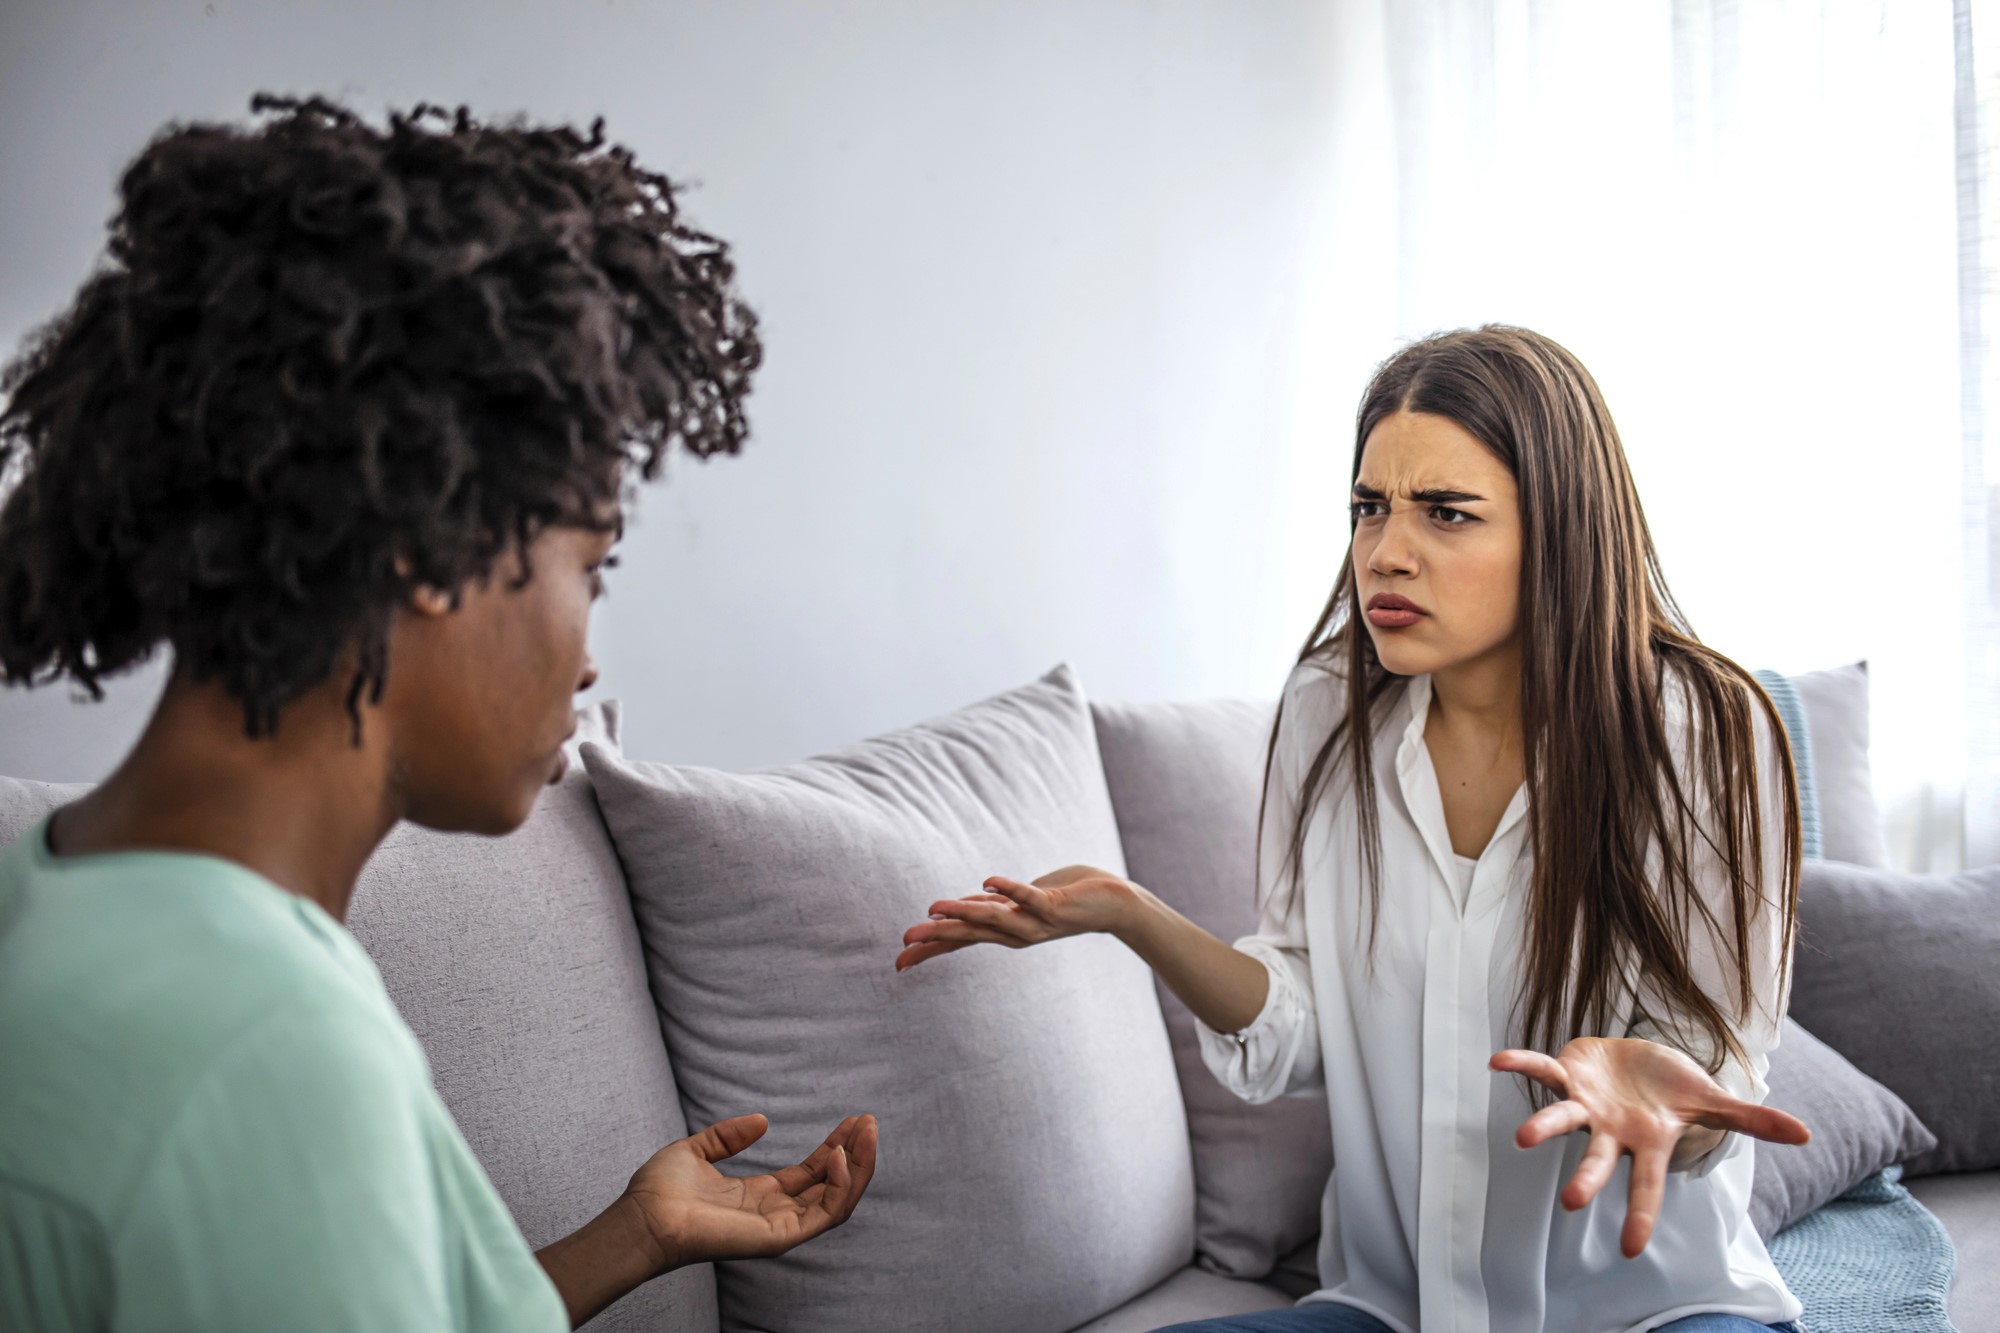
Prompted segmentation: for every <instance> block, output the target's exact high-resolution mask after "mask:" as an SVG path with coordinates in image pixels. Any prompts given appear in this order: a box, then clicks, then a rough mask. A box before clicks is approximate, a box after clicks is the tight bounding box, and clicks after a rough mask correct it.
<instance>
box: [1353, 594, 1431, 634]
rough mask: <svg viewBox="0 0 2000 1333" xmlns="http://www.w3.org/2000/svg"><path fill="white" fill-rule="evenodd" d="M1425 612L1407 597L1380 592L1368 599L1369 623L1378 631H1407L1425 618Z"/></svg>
mask: <svg viewBox="0 0 2000 1333" xmlns="http://www.w3.org/2000/svg"><path fill="white" fill-rule="evenodd" d="M1425 614H1426V613H1425V611H1424V609H1423V608H1422V607H1420V606H1418V605H1417V604H1416V603H1415V602H1413V601H1411V600H1410V599H1409V598H1407V597H1399V596H1397V595H1396V594H1395V593H1393V592H1378V593H1376V594H1375V595H1374V596H1373V597H1370V598H1369V599H1368V609H1367V615H1368V623H1369V624H1371V625H1373V626H1375V627H1376V628H1377V629H1405V628H1407V627H1409V626H1411V625H1414V624H1416V623H1417V622H1418V621H1419V620H1422V619H1423V618H1424V616H1425Z"/></svg>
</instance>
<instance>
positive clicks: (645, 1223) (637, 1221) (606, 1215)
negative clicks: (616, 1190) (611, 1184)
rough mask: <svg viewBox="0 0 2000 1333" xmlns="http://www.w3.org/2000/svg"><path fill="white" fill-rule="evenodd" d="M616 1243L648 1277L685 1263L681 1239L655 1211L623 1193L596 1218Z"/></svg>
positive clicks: (641, 1201)
mask: <svg viewBox="0 0 2000 1333" xmlns="http://www.w3.org/2000/svg"><path fill="white" fill-rule="evenodd" d="M598 1220H599V1221H601V1222H604V1223H605V1224H606V1227H607V1230H608V1231H609V1233H610V1234H611V1235H612V1236H614V1237H616V1241H615V1242H614V1243H616V1244H617V1245H618V1246H619V1247H620V1248H622V1249H624V1250H625V1251H626V1252H627V1253H629V1254H630V1255H631V1256H632V1262H633V1263H634V1264H636V1265H640V1266H643V1267H644V1268H645V1269H646V1272H647V1276H648V1277H658V1276H659V1275H660V1274H662V1273H666V1272H671V1271H672V1270H673V1269H676V1268H679V1267H681V1266H682V1265H684V1264H686V1263H687V1262H688V1260H687V1258H686V1257H685V1256H684V1255H683V1254H682V1252H681V1251H682V1239H683V1238H682V1237H680V1236H678V1235H675V1234H673V1228H672V1226H671V1225H670V1224H668V1223H667V1222H666V1221H664V1220H663V1219H662V1218H661V1217H660V1215H659V1210H658V1209H656V1208H649V1207H647V1206H646V1204H645V1202H644V1201H643V1200H642V1199H640V1198H639V1196H638V1195H636V1194H634V1193H632V1192H631V1191H630V1190H627V1191H626V1192H625V1193H623V1194H621V1195H619V1196H618V1198H617V1199H616V1200H614V1201H613V1202H612V1204H611V1206H610V1207H609V1208H606V1209H605V1210H604V1211H603V1212H602V1213H601V1214H599V1215H598Z"/></svg>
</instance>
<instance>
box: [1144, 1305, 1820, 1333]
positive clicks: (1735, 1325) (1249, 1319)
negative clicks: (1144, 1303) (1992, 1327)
mask: <svg viewBox="0 0 2000 1333" xmlns="http://www.w3.org/2000/svg"><path fill="white" fill-rule="evenodd" d="M1766 1330H1770V1333H1804V1330H1802V1329H1801V1328H1800V1327H1799V1326H1798V1325H1797V1324H1760V1323H1758V1322H1757V1321H1755V1320H1754V1319H1745V1318H1744V1317H1743V1316H1742V1315H1736V1314H1691V1315H1689V1316H1688V1317H1687V1318H1685V1319H1676V1320H1674V1322H1673V1323H1671V1324H1662V1325H1660V1327H1659V1328H1658V1330H1656V1333H1766ZM1158 1333H1392V1330H1391V1329H1390V1327H1389V1326H1388V1325H1387V1324H1385V1323H1383V1322H1382V1321H1381V1320H1379V1319H1377V1318H1376V1317H1375V1316H1374V1315H1372V1314H1369V1313H1367V1312H1366V1311H1363V1310H1357V1309H1355V1308H1354V1307H1353V1306H1351V1305H1334V1304H1331V1303H1328V1302H1316V1303H1314V1304H1312V1305H1298V1306H1294V1307H1293V1308H1291V1309H1289V1310H1265V1311H1261V1312H1260V1313H1257V1314H1239V1315H1231V1316H1229V1317H1228V1318H1227V1319H1198V1320H1196V1321H1195V1322H1194V1323H1192V1324H1175V1325H1174V1326H1173V1327H1172V1328H1170V1329H1160V1330H1158Z"/></svg>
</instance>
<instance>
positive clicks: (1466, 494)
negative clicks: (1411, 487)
mask: <svg viewBox="0 0 2000 1333" xmlns="http://www.w3.org/2000/svg"><path fill="white" fill-rule="evenodd" d="M1410 498H1411V499H1412V500H1414V501H1416V502H1417V503H1418V504H1420V505H1462V504H1472V503H1474V502H1476V501H1479V500H1484V499H1485V498H1486V497H1485V496H1483V495H1474V494H1473V493H1472V492H1471V491H1454V490H1452V489H1450V488H1449V487H1440V486H1432V487H1427V488H1425V489H1424V490H1421V491H1411V492H1410Z"/></svg>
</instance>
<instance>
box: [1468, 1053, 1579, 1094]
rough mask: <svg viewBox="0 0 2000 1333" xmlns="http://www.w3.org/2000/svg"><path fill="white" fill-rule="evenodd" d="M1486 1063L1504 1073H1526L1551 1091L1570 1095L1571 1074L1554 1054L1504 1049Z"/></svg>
mask: <svg viewBox="0 0 2000 1333" xmlns="http://www.w3.org/2000/svg"><path fill="white" fill-rule="evenodd" d="M1486 1063H1487V1066H1488V1067H1489V1068H1491V1069H1495V1070H1498V1071H1499V1072H1500V1073H1503V1074H1526V1075H1527V1076H1528V1077H1529V1078H1531V1079H1533V1080H1535V1082H1537V1083H1539V1084H1541V1085H1542V1086H1543V1087H1545V1088H1547V1089H1548V1090H1549V1091H1551V1092H1554V1093H1556V1094H1558V1095H1560V1096H1563V1097H1567V1096H1569V1074H1568V1073H1567V1072H1566V1071H1565V1070H1564V1069H1563V1067H1562V1062H1561V1061H1559V1060H1557V1059H1555V1058H1554V1057H1553V1056H1548V1055H1543V1054H1542V1053H1541V1052H1540V1051H1520V1050H1513V1051H1502V1052H1500V1053H1499V1054H1498V1055H1496V1056H1494V1057H1493V1058H1492V1059H1491V1060H1489V1061H1487V1062H1486Z"/></svg>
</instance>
